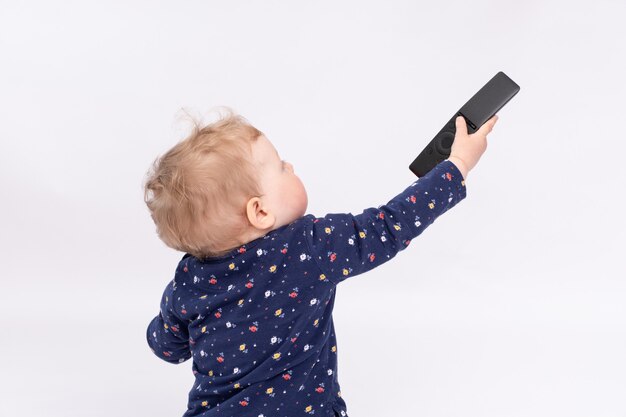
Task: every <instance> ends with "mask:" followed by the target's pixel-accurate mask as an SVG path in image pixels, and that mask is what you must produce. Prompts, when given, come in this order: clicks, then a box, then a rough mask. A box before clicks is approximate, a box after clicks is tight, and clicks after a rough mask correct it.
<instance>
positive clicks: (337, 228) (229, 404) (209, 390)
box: [146, 160, 466, 417]
mask: <svg viewBox="0 0 626 417" xmlns="http://www.w3.org/2000/svg"><path fill="white" fill-rule="evenodd" d="M465 196H466V188H465V182H464V181H463V179H462V176H461V173H460V172H459V170H458V169H457V168H456V166H455V165H454V164H453V163H452V162H450V161H448V160H445V161H443V162H441V163H440V164H438V165H437V166H436V167H435V168H433V169H432V170H431V171H430V172H429V173H428V174H426V175H424V176H423V177H421V178H419V179H417V180H416V181H415V182H413V183H412V184H411V185H410V186H409V187H407V188H406V189H405V190H404V191H403V192H401V193H400V194H398V195H397V196H395V197H394V198H393V199H391V200H390V201H389V202H388V203H387V204H385V205H382V206H380V207H378V208H368V209H366V210H364V211H363V213H361V214H358V215H352V214H351V213H336V214H328V215H326V216H324V217H319V218H318V217H315V216H313V215H311V214H308V215H305V216H303V217H301V218H299V219H297V220H295V221H294V222H292V223H290V224H289V225H285V226H282V227H281V228H279V229H276V230H274V231H272V232H270V233H268V234H267V235H266V236H263V237H261V238H258V239H256V240H253V241H252V242H248V243H247V244H245V245H242V246H241V247H239V248H236V249H233V250H232V251H231V252H230V253H228V254H227V255H225V256H222V257H219V258H210V259H205V260H200V259H197V258H195V257H193V256H191V255H189V254H185V256H183V258H182V259H181V260H180V262H179V264H178V266H177V268H176V271H175V274H174V278H173V279H172V281H171V282H170V283H169V284H168V285H167V287H166V288H165V291H164V293H163V296H162V299H161V307H160V312H159V314H158V315H157V316H156V317H155V318H154V319H153V320H152V321H151V322H150V324H149V326H148V329H147V334H146V337H147V341H148V344H149V346H150V348H151V349H152V351H153V352H154V354H155V355H157V356H158V357H159V358H161V359H163V360H165V361H167V362H170V363H175V364H176V363H182V362H184V361H186V360H188V359H190V358H193V361H192V362H193V364H192V371H193V373H194V375H195V382H194V385H193V387H192V389H191V391H190V393H189V398H188V405H187V411H186V412H185V413H184V417H195V416H204V417H212V416H250V417H297V416H314V415H317V416H318V417H319V416H324V417H326V416H334V415H341V416H344V417H345V416H347V415H348V414H347V406H346V403H345V401H344V399H343V398H342V396H341V389H340V385H339V381H338V372H337V371H338V368H337V354H338V345H337V336H336V334H335V329H334V324H333V319H332V310H333V306H334V301H335V291H336V288H337V287H336V286H337V284H339V283H340V282H342V281H344V280H346V279H348V278H351V277H353V276H356V275H359V274H362V273H364V272H367V271H369V270H371V269H373V268H375V267H376V266H378V265H381V264H382V263H384V262H387V261H388V260H390V259H392V258H393V257H394V256H395V255H396V254H397V253H398V252H399V251H401V250H403V249H405V248H406V247H407V246H408V245H409V243H410V242H411V239H413V238H415V237H417V236H419V235H420V234H421V233H422V232H423V231H424V229H426V228H427V227H428V226H429V225H431V224H432V223H433V222H434V221H435V219H436V218H437V217H439V216H440V215H441V214H443V213H445V212H446V211H447V210H449V209H450V208H452V207H453V206H455V205H456V204H457V203H458V202H459V201H461V200H462V199H463V198H465Z"/></svg>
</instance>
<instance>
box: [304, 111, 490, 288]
mask: <svg viewBox="0 0 626 417" xmlns="http://www.w3.org/2000/svg"><path fill="white" fill-rule="evenodd" d="M497 120H498V116H494V117H492V118H491V119H489V120H488V121H487V122H486V123H485V124H484V125H483V126H482V127H481V128H480V129H479V130H478V131H476V132H475V133H474V134H471V135H469V134H468V132H467V125H466V124H465V119H463V117H458V118H457V120H456V134H455V138H454V143H453V145H452V150H451V151H452V152H451V155H450V158H449V159H446V160H444V161H442V162H440V163H439V164H438V165H437V166H435V167H434V168H433V169H432V170H431V171H429V172H428V173H427V174H426V175H424V176H422V177H421V178H419V179H418V180H417V181H415V182H414V183H413V184H411V185H410V186H409V187H408V188H406V189H405V190H404V191H403V192H401V193H400V194H398V195H397V196H395V197H394V198H392V199H391V200H390V201H389V202H388V203H387V204H384V205H382V206H380V207H378V208H373V207H372V208H368V209H366V210H364V211H363V213H361V214H358V215H352V214H351V213H336V214H328V215H326V216H324V217H320V218H313V219H312V221H311V222H310V224H306V225H305V235H306V241H307V243H308V245H309V250H310V251H311V253H312V257H313V259H315V261H316V262H317V265H318V267H319V269H320V270H321V274H320V279H328V280H330V281H331V282H334V283H339V282H341V281H343V280H345V279H347V278H349V277H352V276H355V275H358V274H362V273H363V272H366V271H369V270H370V269H373V268H375V267H377V266H378V265H380V264H382V263H384V262H387V261H388V260H390V259H391V258H393V257H394V256H395V255H396V254H397V253H398V252H399V251H401V250H403V249H404V248H406V247H407V246H408V245H409V243H410V242H411V239H413V238H415V237H417V236H419V235H420V234H421V233H422V232H423V231H424V229H426V228H427V227H428V226H430V225H431V224H432V223H433V222H434V221H435V219H436V218H437V217H439V216H441V215H442V214H443V213H445V212H446V211H448V210H449V209H451V208H452V207H454V206H455V205H456V204H457V203H458V202H459V201H461V200H463V199H464V198H465V196H466V189H465V178H467V175H468V173H469V171H470V170H471V169H472V168H474V166H475V165H476V164H477V163H478V160H479V159H480V157H481V156H482V154H483V153H484V152H485V150H486V149H487V135H488V134H489V133H490V132H491V130H492V129H493V126H494V125H495V123H496V121H497Z"/></svg>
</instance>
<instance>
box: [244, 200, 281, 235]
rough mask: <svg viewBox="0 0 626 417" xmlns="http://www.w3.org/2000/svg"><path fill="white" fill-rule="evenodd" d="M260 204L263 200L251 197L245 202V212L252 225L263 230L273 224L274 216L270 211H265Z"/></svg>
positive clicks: (274, 221)
mask: <svg viewBox="0 0 626 417" xmlns="http://www.w3.org/2000/svg"><path fill="white" fill-rule="evenodd" d="M262 204H263V201H261V199H260V198H259V197H252V198H251V199H250V200H248V204H246V214H247V216H248V221H249V222H250V224H251V225H252V226H254V227H255V228H257V229H260V230H265V229H269V228H271V227H272V226H274V223H276V217H275V216H274V215H273V214H272V213H270V212H267V211H265V209H264V208H263V206H262Z"/></svg>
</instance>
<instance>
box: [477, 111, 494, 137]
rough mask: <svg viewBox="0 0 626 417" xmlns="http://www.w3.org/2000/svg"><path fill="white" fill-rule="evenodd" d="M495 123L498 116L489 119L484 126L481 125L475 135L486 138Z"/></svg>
mask: <svg viewBox="0 0 626 417" xmlns="http://www.w3.org/2000/svg"><path fill="white" fill-rule="evenodd" d="M497 121H498V116H496V115H494V116H493V117H492V118H491V119H489V120H487V121H486V122H485V124H484V125H482V126H481V127H480V129H478V130H477V131H476V133H475V134H479V135H485V136H487V135H488V134H489V133H490V132H491V130H492V129H493V126H494V125H495V124H496V122H497Z"/></svg>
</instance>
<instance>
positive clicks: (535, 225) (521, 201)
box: [0, 0, 626, 417]
mask: <svg viewBox="0 0 626 417" xmlns="http://www.w3.org/2000/svg"><path fill="white" fill-rule="evenodd" d="M625 20H626V3H624V2H623V1H620V0H615V1H610V0H597V1H593V2H581V1H545V0H542V1H539V0H534V1H524V2H522V1H486V0H482V1H472V2H464V1H454V2H450V1H447V2H418V1H386V2H382V1H379V2H366V1H363V0H360V1H349V2H348V1H316V2H305V1H282V2H279V1H267V0H265V1H256V2H252V1H230V2H227V1H221V2H217V1H177V2H176V1H171V2H164V1H124V2H121V1H119V2H118V1H101V2H94V1H63V2H50V1H39V2H36V1H11V2H9V1H0V175H1V176H0V187H1V196H2V197H1V204H0V219H1V222H2V228H1V233H0V262H1V265H0V266H1V270H0V274H1V289H0V326H1V327H0V329H1V333H0V363H1V365H0V366H1V371H0V396H1V398H0V414H1V415H2V416H18V415H19V416H52V417H57V416H59V417H61V416H62V417H74V416H81V417H86V416H107V417H108V416H152V417H156V416H180V415H182V413H183V412H184V410H185V409H186V400H187V392H188V390H189V389H190V388H191V385H192V383H193V375H192V373H191V362H190V361H189V362H186V363H184V364H182V365H178V366H174V365H170V364H168V363H166V362H163V361H160V360H159V359H158V358H157V357H156V356H154V355H153V354H152V353H151V352H150V350H149V348H148V346H147V343H146V341H145V330H146V326H147V325H148V323H149V321H150V320H151V319H152V317H153V316H155V315H156V314H157V313H158V307H159V301H160V296H161V294H162V291H163V289H164V288H165V285H166V284H167V282H168V281H169V280H170V279H171V278H172V276H173V272H174V268H175V266H176V264H177V262H178V260H179V259H180V258H181V257H182V253H179V252H176V251H174V250H172V249H169V248H168V247H166V246H165V245H164V244H163V243H162V242H161V241H160V240H159V239H158V237H157V236H156V233H155V227H154V224H153V223H152V220H151V219H150V216H149V214H148V211H147V208H146V207H145V204H144V202H143V193H142V191H143V190H142V185H143V184H142V183H143V180H144V175H145V173H146V171H147V170H148V168H149V166H150V164H151V163H152V161H153V160H154V159H155V158H156V157H157V156H158V155H160V154H162V153H164V152H165V151H166V150H167V149H169V148H170V147H171V146H173V145H174V144H175V143H176V142H177V141H178V140H179V139H181V138H182V137H183V136H184V134H185V132H186V129H187V126H186V125H185V123H184V122H181V121H180V115H181V109H182V108H185V109H187V110H188V111H189V112H191V113H193V114H196V115H204V116H207V121H209V120H210V119H211V116H210V113H208V111H209V110H210V109H212V108H213V107H214V106H221V105H226V106H230V107H232V108H233V109H235V110H236V111H237V112H238V113H240V114H242V115H243V116H244V117H246V118H247V119H248V120H249V121H250V122H251V123H253V124H254V125H255V126H257V127H258V128H259V129H261V130H262V131H263V132H265V133H266V135H267V136H268V138H269V139H270V140H271V141H272V142H273V143H274V145H275V146H276V148H277V149H278V151H279V152H280V153H281V156H283V157H284V158H285V159H287V160H289V161H290V162H292V163H293V164H294V165H295V169H296V173H298V174H299V175H300V177H301V179H302V180H303V182H304V184H305V186H306V187H307V191H308V195H309V207H308V210H307V212H308V213H312V214H315V215H320V216H321V215H324V214H326V213H329V212H353V213H360V212H361V211H362V210H363V209H365V208H367V207H371V206H378V205H380V204H384V203H386V202H387V201H388V200H389V199H390V198H391V197H393V196H394V195H396V194H397V193H399V192H400V191H402V190H403V189H404V188H405V187H406V186H408V185H409V184H410V183H411V182H412V181H414V179H415V176H414V175H413V174H412V173H411V172H410V171H409V169H408V165H409V164H410V162H411V161H412V160H413V158H414V157H415V156H416V155H417V154H418V153H419V152H420V151H421V149H422V148H423V147H424V146H425V145H426V144H427V143H428V142H429V141H430V140H431V139H432V137H433V136H434V134H435V133H436V132H437V131H438V130H439V129H440V128H441V127H442V125H443V124H444V123H445V122H447V121H448V120H449V118H450V117H451V116H452V115H453V114H454V112H455V111H456V110H458V109H459V107H460V106H461V105H462V104H464V103H465V102H466V101H467V100H468V99H469V98H470V97H471V96H472V95H473V94H474V93H475V92H476V91H477V89H478V88H480V87H481V86H482V85H484V83H486V82H487V81H488V80H489V79H490V78H491V77H492V76H493V75H494V74H495V73H496V72H497V71H500V70H502V71H504V72H505V73H507V74H508V75H509V76H510V77H511V78H512V79H513V80H515V81H516V82H517V83H518V84H519V85H520V86H521V91H520V93H519V94H518V95H517V96H516V97H515V98H514V99H513V100H512V101H511V102H510V103H509V104H508V105H507V106H506V107H505V108H504V109H502V110H501V112H500V113H499V115H500V120H499V122H498V124H497V125H496V127H495V129H494V131H493V132H492V134H491V135H490V136H489V139H488V141H489V146H488V149H487V152H486V153H485V154H484V156H483V158H482V159H481V161H480V162H479V164H478V165H477V166H476V168H475V169H474V170H473V171H472V172H471V173H470V175H469V177H468V180H467V191H468V192H467V198H466V199H465V200H463V201H462V202H461V203H459V205H458V206H456V207H455V208H454V209H452V210H450V211H449V212H448V213H446V214H445V215H444V216H442V217H441V218H439V219H438V220H437V221H436V222H435V224H433V225H432V226H431V227H430V228H429V229H428V230H427V231H425V232H424V233H423V234H422V235H421V236H420V237H419V238H417V239H415V240H414V241H413V242H412V243H411V245H410V246H409V248H407V249H406V250H405V251H404V252H401V253H400V254H399V255H398V256H397V257H396V258H395V259H393V260H392V261H390V262H388V263H386V264H384V265H382V266H381V267H380V268H378V269H376V270H374V271H371V272H369V273H367V274H364V275H360V276H358V277H355V278H354V279H352V280H348V281H346V282H344V283H342V284H340V288H339V289H338V292H337V298H336V307H335V313H334V317H335V324H336V330H337V340H338V353H339V371H338V374H339V381H340V384H341V387H342V393H343V397H344V399H345V400H346V402H347V404H348V412H349V415H350V417H377V416H420V417H442V416H464V417H465V416H481V417H485V416H494V417H495V416H497V417H501V416H550V417H552V416H568V417H575V416H581V417H588V416H594V417H601V416H626V357H625V355H624V352H626V308H625V300H626V281H625V279H624V277H626V273H625V272H626V268H625V267H624V263H623V262H624V255H625V251H624V248H625V246H626V245H625V243H624V238H625V230H626V227H625V222H624V210H625V207H624V206H625V204H624V202H625V192H624V190H625V188H626V187H625V186H626V181H625V180H626V176H625V174H624V171H625V170H624V167H623V164H624V155H625V154H626V152H625V151H626V146H625V145H624V140H625V139H626V137H625V135H624V120H625V118H624V112H625V106H624V96H625V93H626V85H625V84H626V83H625V81H624V77H623V74H625V73H626V52H625V51H626V45H625V39H626V26H625V25H624V21H625Z"/></svg>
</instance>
